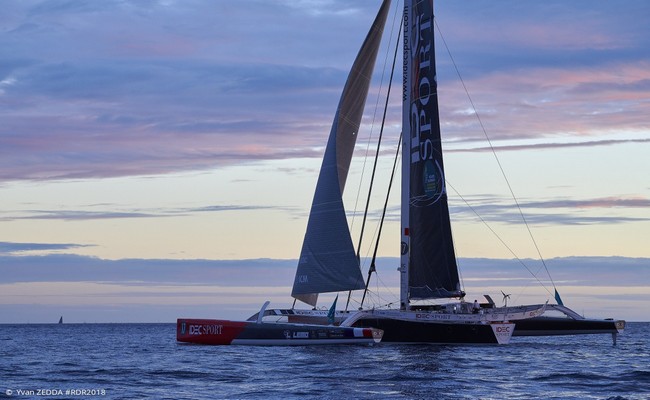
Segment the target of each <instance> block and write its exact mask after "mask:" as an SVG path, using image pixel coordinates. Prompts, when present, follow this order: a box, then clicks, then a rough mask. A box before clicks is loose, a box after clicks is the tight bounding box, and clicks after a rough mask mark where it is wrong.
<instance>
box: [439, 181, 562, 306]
mask: <svg viewBox="0 0 650 400" xmlns="http://www.w3.org/2000/svg"><path fill="white" fill-rule="evenodd" d="M445 184H446V185H447V186H449V187H450V188H451V189H452V190H453V191H454V192H455V193H456V195H457V196H458V197H460V199H461V200H462V201H463V202H464V203H465V205H466V206H467V207H469V209H470V210H472V212H473V213H474V214H475V215H476V216H477V217H478V219H480V220H481V222H482V223H483V224H484V225H485V226H486V227H487V228H488V229H489V230H490V232H492V234H493V235H494V236H495V237H496V238H497V239H499V241H500V242H501V244H502V245H503V246H504V247H505V248H506V249H508V251H509V252H510V254H512V255H513V257H515V258H516V259H517V261H519V263H520V264H521V265H523V266H524V268H526V270H527V271H528V272H529V273H530V274H531V275H532V276H533V278H535V280H536V281H537V282H538V283H539V284H540V285H541V286H542V287H543V288H544V290H546V291H547V292H548V293H549V294H551V291H550V290H548V288H547V287H546V285H544V283H543V282H542V281H541V280H540V279H539V278H538V277H537V275H535V273H534V272H533V271H531V270H530V268H528V265H526V263H524V261H523V260H522V259H521V258H519V256H517V254H516V253H515V252H514V250H512V248H510V246H508V244H507V243H506V242H505V241H504V240H503V239H502V238H501V236H499V234H498V233H496V231H495V230H494V229H492V227H491V226H490V224H488V223H487V221H486V220H484V219H483V217H481V215H480V214H479V213H478V211H476V209H475V208H474V207H472V206H471V205H470V204H469V202H468V201H467V200H465V198H464V197H463V196H462V195H461V194H460V192H458V190H456V188H455V187H454V186H453V185H452V184H451V183H449V181H448V180H447V179H445ZM551 295H552V294H551Z"/></svg>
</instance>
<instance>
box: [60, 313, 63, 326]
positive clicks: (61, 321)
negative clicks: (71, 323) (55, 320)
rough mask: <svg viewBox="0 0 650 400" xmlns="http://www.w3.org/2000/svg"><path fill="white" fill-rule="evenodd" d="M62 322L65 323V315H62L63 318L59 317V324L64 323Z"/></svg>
mask: <svg viewBox="0 0 650 400" xmlns="http://www.w3.org/2000/svg"><path fill="white" fill-rule="evenodd" d="M62 323H63V315H62V316H61V318H59V324H62Z"/></svg>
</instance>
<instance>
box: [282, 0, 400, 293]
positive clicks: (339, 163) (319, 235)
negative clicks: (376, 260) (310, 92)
mask: <svg viewBox="0 0 650 400" xmlns="http://www.w3.org/2000/svg"><path fill="white" fill-rule="evenodd" d="M389 8H390V0H384V2H383V3H382V6H381V8H380V9H379V12H378V14H377V17H376V18H375V21H374V22H373V24H372V27H371V28H370V32H368V35H367V36H366V39H365V41H364V42H363V46H362V47H361V50H359V54H357V57H356V59H355V61H354V64H353V65H352V70H351V71H350V74H349V76H348V79H347V82H346V83H345V88H344V89H343V94H342V95H341V99H340V101H339V106H338V109H337V112H336V116H335V117H334V122H333V124H332V130H331V132H330V136H329V139H328V142H327V147H326V148H325V155H324V156H323V164H322V166H321V170H320V175H319V177H318V183H317V184H316V192H315V194H314V200H313V202H312V206H311V212H310V214H309V221H308V222H307V231H306V233H305V239H304V241H303V245H302V251H301V252H300V259H299V261H298V269H297V270H296V277H295V280H294V283H293V290H292V292H291V296H293V297H294V298H296V299H298V300H300V301H303V302H305V303H307V304H311V305H313V306H315V305H316V301H317V299H318V294H319V293H326V292H337V291H347V290H355V289H363V288H364V282H363V276H362V275H361V270H360V268H359V260H358V259H357V257H356V255H355V251H354V244H353V243H352V238H351V237H350V228H349V227H348V222H347V218H346V215H345V209H344V207H343V189H344V188H345V181H346V179H347V176H348V170H349V168H350V162H351V159H352V153H353V151H354V145H355V143H356V139H357V133H358V131H359V125H360V124H361V117H362V114H363V109H364V106H365V103H366V97H367V96H368V88H369V86H370V78H371V76H372V70H373V68H374V65H375V60H376V58H377V52H378V49H379V44H380V42H381V36H382V33H383V30H384V25H385V23H386V17H387V15H388V10H389Z"/></svg>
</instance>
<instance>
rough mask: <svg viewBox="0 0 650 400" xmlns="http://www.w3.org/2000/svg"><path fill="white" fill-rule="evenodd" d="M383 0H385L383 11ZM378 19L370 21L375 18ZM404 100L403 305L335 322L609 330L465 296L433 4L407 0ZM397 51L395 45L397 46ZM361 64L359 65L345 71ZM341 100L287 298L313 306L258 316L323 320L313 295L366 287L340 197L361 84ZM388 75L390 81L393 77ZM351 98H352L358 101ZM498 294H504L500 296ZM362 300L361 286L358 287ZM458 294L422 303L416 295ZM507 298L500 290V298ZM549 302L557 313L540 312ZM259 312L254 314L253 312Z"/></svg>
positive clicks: (429, 331) (431, 335) (533, 331)
mask: <svg viewBox="0 0 650 400" xmlns="http://www.w3.org/2000/svg"><path fill="white" fill-rule="evenodd" d="M389 3H390V0H384V1H383V3H382V5H381V8H380V14H381V13H382V12H385V10H386V9H387V7H388V5H389ZM375 22H376V21H375ZM402 23H403V31H402V34H403V38H402V45H403V52H404V54H403V68H402V69H403V73H404V76H403V96H402V100H403V106H402V137H401V143H400V144H401V148H402V150H401V151H402V156H401V165H402V170H401V255H400V266H399V268H398V271H399V273H400V307H399V309H387V308H371V309H363V300H362V302H361V305H362V308H360V309H359V310H356V311H347V309H346V310H345V311H337V312H336V314H335V315H336V321H337V323H339V324H340V325H341V326H351V327H375V328H379V329H381V330H383V331H384V334H383V339H382V341H383V342H384V343H386V342H397V343H499V344H504V343H508V342H509V340H510V338H511V336H512V335H513V333H514V334H515V335H518V336H529V335H559V334H585V333H612V335H613V338H614V342H615V339H616V334H617V333H619V332H621V331H622V330H623V329H624V326H625V321H620V320H617V321H615V320H597V319H585V318H582V317H580V316H579V315H578V314H577V313H575V312H573V311H572V310H570V309H569V308H567V307H565V306H564V305H563V304H562V303H561V300H559V294H557V292H556V296H555V297H556V299H557V301H558V304H557V305H548V301H547V302H546V303H544V304H533V305H524V306H510V307H508V306H507V303H506V306H505V307H497V306H496V305H495V303H494V301H493V300H492V299H491V298H490V296H488V295H486V296H485V297H486V299H487V300H488V301H487V302H486V303H481V304H479V303H478V302H476V301H475V302H474V304H471V303H467V302H465V301H464V296H465V293H464V292H463V290H462V289H461V286H460V280H459V273H458V266H457V264H456V256H455V252H454V246H453V237H452V232H451V222H450V216H449V207H448V204H447V191H446V186H445V174H444V171H445V169H444V163H443V154H442V147H441V137H440V119H439V113H438V97H437V81H436V63H435V47H434V14H433V1H432V0H428V1H426V0H425V1H422V0H405V4H404V14H403V20H402ZM396 54H397V52H396ZM355 68H358V67H357V65H356V63H355V65H354V66H353V68H352V70H353V71H354V70H355ZM353 76H354V75H351V76H350V78H349V79H348V82H347V84H346V87H345V90H344V92H343V95H342V97H341V100H340V103H339V108H338V110H337V113H336V117H335V119H334V124H333V126H332V130H331V132H330V136H329V139H328V142H327V147H326V150H325V154H324V157H323V163H322V167H321V170H320V175H319V177H318V182H317V185H316V191H315V194H314V199H313V203H312V207H311V212H310V215H309V220H308V223H307V229H306V233H305V238H304V242H303V246H302V250H301V253H300V258H299V261H298V266H297V270H296V275H295V279H294V284H293V289H292V293H291V295H292V297H293V298H294V299H296V300H298V301H301V302H304V303H306V304H308V305H310V306H312V307H314V308H313V309H302V310H301V309H297V308H295V301H294V307H292V308H291V309H269V310H266V311H265V312H264V314H263V315H261V316H262V317H265V316H269V317H272V318H275V319H278V318H284V319H286V320H287V321H291V322H309V323H326V321H328V320H329V318H327V315H326V314H330V313H329V312H326V311H324V310H317V309H316V308H315V307H316V304H317V301H318V295H319V294H321V293H328V292H347V291H354V290H367V285H368V282H369V280H370V274H371V273H372V272H373V271H374V270H375V268H374V260H373V264H371V267H370V270H369V273H368V280H366V282H365V284H364V279H363V276H362V274H361V270H360V261H359V256H358V252H357V253H355V248H354V245H353V242H352V239H351V236H350V229H349V227H348V223H347V218H346V214H345V209H344V205H343V200H342V195H343V191H344V188H345V183H346V178H347V174H348V170H349V167H350V160H351V157H352V151H353V148H354V145H355V140H356V137H357V132H358V128H359V124H360V118H361V114H360V113H361V111H362V109H363V105H364V104H365V97H366V95H367V84H366V83H365V82H364V86H363V88H364V89H365V90H366V91H365V92H363V93H361V92H355V93H351V92H352V91H355V90H361V86H362V85H355V84H351V83H350V81H351V80H352V79H354V78H353ZM391 80H392V79H391ZM354 102H356V105H355V103H354ZM504 296H506V295H505V294H504ZM364 298H365V293H364ZM432 299H434V300H435V299H458V300H457V301H452V302H447V303H445V304H433V305H421V302H420V301H422V300H432ZM504 300H506V299H505V297H504ZM547 307H549V308H550V309H552V310H553V312H554V313H556V314H558V315H560V316H557V315H556V316H552V317H546V316H544V315H543V314H544V312H545V311H546V309H547ZM257 318H260V314H256V315H253V316H252V317H251V319H253V320H254V319H257Z"/></svg>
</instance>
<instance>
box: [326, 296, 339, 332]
mask: <svg viewBox="0 0 650 400" xmlns="http://www.w3.org/2000/svg"><path fill="white" fill-rule="evenodd" d="M338 299H339V295H338V294H337V295H336V298H335V299H334V303H332V307H330V310H329V311H328V313H327V322H328V323H329V324H330V325H334V314H336V301H337V300H338Z"/></svg>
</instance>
